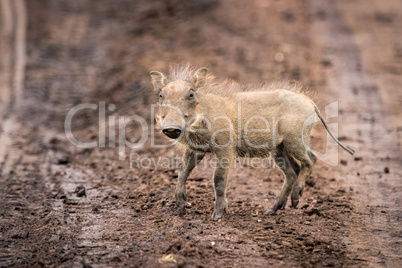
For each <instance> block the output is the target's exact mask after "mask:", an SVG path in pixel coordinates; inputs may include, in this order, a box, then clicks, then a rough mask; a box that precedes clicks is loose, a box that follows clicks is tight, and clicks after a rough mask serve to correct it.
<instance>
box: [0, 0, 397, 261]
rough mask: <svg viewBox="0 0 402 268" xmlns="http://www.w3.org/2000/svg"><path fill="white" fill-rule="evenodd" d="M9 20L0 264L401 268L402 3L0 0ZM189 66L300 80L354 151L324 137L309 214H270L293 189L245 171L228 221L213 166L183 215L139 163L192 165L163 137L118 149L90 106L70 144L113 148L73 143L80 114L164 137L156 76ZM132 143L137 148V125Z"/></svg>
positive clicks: (2, 43)
mask: <svg viewBox="0 0 402 268" xmlns="http://www.w3.org/2000/svg"><path fill="white" fill-rule="evenodd" d="M0 8H1V14H2V16H1V25H0V26H1V32H0V35H1V36H0V56H1V57H0V63H1V64H0V87H1V88H0V101H1V102H0V103H1V112H2V117H1V118H0V124H1V133H0V134H1V135H0V140H1V145H0V146H1V147H0V168H1V179H0V181H1V183H0V194H1V195H0V199H1V201H0V202H1V203H0V216H1V217H0V229H1V236H0V266H15V267H21V266H22V267H24V266H36V267H39V266H46V267H52V266H62V267H80V266H83V267H110V266H116V267H120V266H132V267H139V266H142V267H161V266H162V267H175V266H180V267H245V266H250V265H252V266H256V267H266V266H274V267H279V266H286V267H289V266H295V267H299V266H301V267H320V266H333V267H342V266H348V267H366V266H371V267H400V266H401V265H402V228H401V224H402V210H401V201H402V198H401V190H402V182H401V175H402V172H401V171H400V167H401V163H402V155H401V147H402V146H401V135H402V134H401V133H402V119H401V118H402V117H401V111H402V108H401V104H402V90H401V85H402V45H401V44H402V29H401V27H400V25H402V2H400V1H392V0H387V1H381V2H379V1H375V0H356V1H348V0H340V1H329V0H328V1H322V0H310V1H308V0H301V1H292V0H285V1H274V0H270V1H268V0H267V1H263V0H253V1H240V0H228V1H224V0H221V1H219V0H198V1H193V0H191V1H185V2H184V1H178V0H164V1H146V0H137V1H131V0H121V1H111V0H96V1H95V0H82V1H67V0H57V1H52V0H40V1H39V0H37V1H23V0H14V1H12V0H2V1H1V5H0ZM186 62H188V63H191V64H193V65H195V66H198V67H201V66H205V67H207V68H208V69H209V70H210V71H211V72H213V73H214V74H215V75H217V76H218V77H222V78H231V79H233V80H236V81H239V82H243V83H260V82H263V81H273V80H290V81H299V82H301V83H302V84H304V85H306V87H307V88H309V89H311V90H312V91H314V92H315V99H316V100H317V101H318V104H319V108H320V109H321V110H322V111H323V113H324V114H325V112H327V113H328V114H326V116H327V118H328V122H329V123H330V126H331V128H332V129H334V130H336V129H338V131H337V132H338V135H339V137H340V139H341V140H342V142H343V143H345V144H346V145H348V146H350V147H352V148H354V149H355V150H356V155H355V156H353V157H352V156H350V155H348V154H347V153H346V152H344V151H341V150H339V151H338V150H337V149H335V147H333V146H332V145H333V143H332V141H331V140H330V139H329V138H328V136H327V135H326V133H325V131H324V129H323V128H322V127H320V126H319V127H317V129H316V131H315V132H314V134H313V138H312V147H313V148H314V149H315V150H317V151H318V152H321V153H322V157H321V160H320V161H318V163H317V164H316V166H315V169H314V172H313V173H312V175H311V177H310V178H309V180H308V181H307V186H306V189H305V193H304V195H303V198H302V200H301V203H300V204H299V208H298V209H291V208H290V207H286V209H285V210H281V211H279V213H277V214H276V215H270V216H268V215H264V214H263V212H264V211H265V210H266V209H267V208H269V207H270V206H272V204H273V202H274V201H275V199H276V196H277V195H278V193H279V190H280V187H281V183H282V182H283V177H282V175H281V173H280V172H279V171H278V170H276V169H269V168H258V169H253V168H250V167H247V165H244V166H240V165H239V166H238V167H237V168H236V169H234V170H232V171H231V173H230V175H229V176H230V177H229V212H228V214H226V215H225V216H224V218H223V219H222V220H220V221H218V222H214V221H212V219H211V218H210V216H211V214H212V210H213V201H214V200H213V199H214V194H213V188H212V181H211V176H212V172H213V169H212V168H210V167H208V165H205V163H208V162H207V160H208V159H207V160H204V162H205V163H204V162H203V163H202V165H201V166H200V167H197V168H196V170H195V171H194V172H193V174H192V175H191V176H190V178H189V181H188V185H187V187H188V188H187V189H188V190H187V192H188V198H189V202H191V204H192V207H191V208H188V209H187V212H186V214H185V215H184V216H180V215H179V214H178V212H177V210H176V208H175V202H174V189H175V185H176V177H177V173H178V171H177V168H174V167H166V168H160V169H157V170H156V171H154V170H153V167H151V166H150V167H149V168H138V167H137V166H136V165H135V162H134V163H133V162H132V161H131V163H130V158H129V156H130V153H136V154H138V157H139V159H144V158H146V157H151V158H153V159H158V157H162V156H170V157H173V156H174V155H176V154H179V153H180V152H178V151H174V150H171V149H158V148H154V147H153V146H151V143H150V140H149V139H148V141H147V143H146V144H145V145H144V146H143V147H141V148H137V149H133V150H132V149H130V148H126V149H125V151H124V152H121V151H120V152H119V149H118V147H117V145H118V144H119V143H118V140H119V139H118V134H119V133H115V135H111V134H110V133H109V131H105V132H103V131H102V127H101V128H100V130H99V115H98V111H96V110H91V109H85V110H82V111H80V112H78V113H77V114H76V115H75V116H74V118H73V121H72V122H73V129H72V133H73V134H74V136H75V138H77V139H78V140H79V141H82V142H90V141H95V142H100V143H102V142H103V141H105V146H104V147H100V148H94V149H82V148H78V147H75V146H73V145H72V144H71V142H70V141H68V139H67V138H66V134H65V129H64V121H65V118H66V115H67V113H68V111H69V110H70V109H71V108H73V107H74V106H75V105H78V104H82V103H92V104H96V105H99V106H98V107H100V106H101V105H103V102H105V105H106V108H108V107H109V106H108V105H109V104H114V105H115V107H116V108H115V109H114V111H110V110H109V109H106V116H107V117H108V116H115V118H117V117H118V116H126V117H127V116H131V115H139V116H141V117H143V118H145V120H146V122H147V123H148V124H150V123H151V122H152V119H151V109H150V105H151V104H152V103H154V102H155V101H156V95H155V93H154V92H153V91H152V90H151V87H150V84H149V78H148V73H149V71H151V70H155V69H156V70H167V69H168V68H169V66H170V65H174V64H180V63H186ZM334 103H335V104H334ZM328 105H332V106H331V107H334V106H333V105H335V114H333V111H334V110H332V114H331V115H330V111H331V110H326V109H325V107H327V106H328ZM111 110H113V109H111ZM330 117H333V118H330ZM106 130H109V123H107V124H106ZM103 133H105V134H103ZM126 135H127V137H128V139H129V140H130V141H132V142H136V141H138V140H139V139H140V138H141V135H142V131H141V127H140V125H139V124H136V123H130V124H128V125H127V128H126ZM155 139H156V142H158V143H166V142H167V140H166V139H165V138H163V137H162V135H160V134H156V138H155ZM113 144H114V147H113V146H110V145H113ZM331 144H332V145H331ZM331 146H332V147H331ZM119 157H123V158H125V159H124V160H119ZM130 164H131V165H130Z"/></svg>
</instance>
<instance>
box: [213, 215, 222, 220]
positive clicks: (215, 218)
mask: <svg viewBox="0 0 402 268" xmlns="http://www.w3.org/2000/svg"><path fill="white" fill-rule="evenodd" d="M219 219H222V216H219V215H215V216H214V221H217V220H219Z"/></svg>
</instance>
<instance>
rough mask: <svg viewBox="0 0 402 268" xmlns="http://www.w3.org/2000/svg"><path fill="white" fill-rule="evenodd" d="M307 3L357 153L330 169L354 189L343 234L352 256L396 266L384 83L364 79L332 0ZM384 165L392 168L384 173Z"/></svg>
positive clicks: (394, 190) (395, 179)
mask: <svg viewBox="0 0 402 268" xmlns="http://www.w3.org/2000/svg"><path fill="white" fill-rule="evenodd" d="M310 5H311V7H312V11H313V14H314V16H316V19H315V20H314V24H313V30H314V31H315V36H316V40H317V43H316V44H315V45H316V47H317V51H320V53H321V56H322V57H323V58H326V59H330V60H331V62H333V67H332V68H331V70H329V71H326V72H325V75H326V79H327V83H328V87H329V89H330V90H331V93H333V94H334V95H337V96H338V98H339V100H340V101H341V102H340V106H341V107H340V108H341V110H340V112H341V116H342V118H343V120H342V123H341V125H342V126H343V130H344V131H343V132H345V133H347V136H348V137H349V138H348V141H347V142H348V143H349V144H351V147H352V148H354V149H355V150H356V152H357V153H356V157H357V158H356V159H358V161H355V162H354V163H355V164H354V165H349V167H346V166H345V167H342V168H341V167H338V168H339V170H338V171H335V173H337V172H338V173H339V174H338V176H339V177H344V178H345V180H346V183H347V184H349V186H350V187H351V189H354V190H355V194H356V196H355V198H354V202H355V205H356V207H357V208H358V212H357V214H356V213H354V214H353V215H352V216H351V218H350V221H349V222H348V225H349V226H348V227H349V230H350V231H349V235H348V237H347V238H345V239H346V240H347V243H348V246H349V249H350V250H351V252H353V254H354V255H355V256H354V258H355V259H357V260H365V261H368V262H369V263H371V265H379V264H382V265H390V266H397V265H398V263H399V264H400V262H401V253H402V252H401V247H400V242H401V234H400V231H401V229H400V224H401V222H400V217H401V216H402V213H401V210H400V203H401V197H400V194H398V193H400V192H401V190H402V184H401V180H400V178H401V176H402V174H401V172H400V171H399V170H398V169H399V167H400V164H401V158H400V151H399V149H398V146H397V144H398V143H397V141H398V140H397V137H396V136H395V133H393V132H389V131H388V130H389V129H390V126H391V122H389V121H388V120H387V118H388V117H387V113H386V109H385V108H384V104H383V103H381V98H380V96H379V93H378V90H379V88H378V87H379V86H386V85H376V84H374V82H373V80H372V79H371V78H370V76H369V74H368V72H367V70H366V69H365V66H364V60H363V56H362V55H361V50H360V49H359V47H358V45H357V44H356V42H355V40H354V38H353V34H352V32H351V29H349V27H348V25H347V24H346V23H345V21H344V19H343V18H342V14H341V13H340V12H339V11H338V8H337V6H336V3H334V2H331V1H320V0H310ZM356 159H355V160H356ZM385 166H386V168H387V169H388V170H392V171H393V172H392V173H391V174H388V173H389V171H388V172H387V171H384V167H385ZM362 221H363V222H364V224H363V225H362Z"/></svg>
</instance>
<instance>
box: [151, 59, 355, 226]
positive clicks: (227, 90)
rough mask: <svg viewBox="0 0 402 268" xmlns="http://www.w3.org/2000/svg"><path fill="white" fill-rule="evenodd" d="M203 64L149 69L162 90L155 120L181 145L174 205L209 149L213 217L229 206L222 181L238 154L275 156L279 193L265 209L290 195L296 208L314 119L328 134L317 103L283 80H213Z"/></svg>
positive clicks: (181, 203)
mask: <svg viewBox="0 0 402 268" xmlns="http://www.w3.org/2000/svg"><path fill="white" fill-rule="evenodd" d="M207 73H208V70H207V69H206V68H201V69H198V70H196V69H193V68H191V67H188V66H182V67H178V68H176V69H173V70H172V71H171V72H170V74H169V75H168V76H165V75H163V74H162V73H160V72H157V71H153V72H151V73H150V75H151V78H152V84H153V86H154V89H155V90H156V91H157V92H158V93H159V102H158V111H157V113H156V115H155V119H156V121H157V123H158V124H159V126H160V127H161V129H162V132H163V133H164V134H165V135H166V136H168V137H169V138H170V139H174V140H175V142H174V143H175V144H180V145H182V146H183V147H184V148H185V152H184V158H183V163H182V166H181V168H180V173H179V177H178V182H177V191H176V203H177V205H178V207H179V209H180V211H181V212H183V211H184V208H185V206H186V202H185V200H186V187H185V184H186V180H187V177H188V176H189V174H190V173H191V171H192V170H193V169H194V167H195V166H196V165H197V164H198V163H199V162H200V161H201V160H202V159H203V157H204V155H205V154H206V153H213V154H214V155H215V156H216V170H215V174H214V177H213V183H214V189H215V210H214V214H213V217H214V219H215V220H217V219H220V218H221V217H222V214H223V212H224V211H225V210H226V209H227V199H226V186H227V177H228V172H229V168H230V166H231V165H232V163H233V161H234V159H235V157H236V156H238V157H259V158H265V157H272V158H273V159H274V160H275V163H276V165H277V166H278V167H279V168H280V169H281V170H282V171H283V173H284V174H285V178H286V179H285V181H284V183H283V186H282V190H281V193H280V195H279V197H278V200H277V202H276V203H275V204H274V206H273V207H272V208H271V209H270V210H267V212H266V213H275V212H276V211H277V210H278V209H281V208H284V207H285V205H286V201H287V199H288V196H289V194H290V193H291V201H292V206H293V207H296V206H297V205H298V203H299V197H300V195H301V194H302V192H303V187H304V184H305V181H306V178H308V177H309V175H310V173H311V171H312V168H313V165H314V164H315V162H316V161H317V157H316V156H315V155H314V154H313V152H312V151H311V149H310V147H309V145H308V143H309V139H310V133H311V130H312V128H313V124H314V122H315V121H316V119H317V118H316V117H318V118H319V119H320V120H321V122H322V123H323V124H324V126H325V128H326V129H327V131H328V132H329V134H330V135H331V137H332V138H333V139H334V140H335V141H336V142H337V143H338V144H339V145H340V146H341V147H342V148H343V149H345V150H346V151H348V152H349V153H350V154H353V153H354V151H353V150H352V149H350V148H348V147H345V146H343V145H342V144H341V143H340V142H339V141H338V139H337V138H336V137H334V136H333V135H332V133H331V132H330V131H329V129H328V126H327V124H326V123H325V121H324V120H323V118H322V116H321V114H320V112H319V110H318V109H317V106H316V105H315V104H314V102H313V101H312V100H311V99H309V98H308V97H306V96H305V95H303V94H301V93H300V91H299V89H298V88H296V87H294V86H290V85H287V84H278V85H277V86H276V87H275V86H272V85H271V86H263V87H260V88H257V89H253V88H251V87H245V86H241V85H238V84H235V83H233V82H230V81H223V82H219V81H217V80H216V79H215V78H214V77H213V76H212V75H209V74H207Z"/></svg>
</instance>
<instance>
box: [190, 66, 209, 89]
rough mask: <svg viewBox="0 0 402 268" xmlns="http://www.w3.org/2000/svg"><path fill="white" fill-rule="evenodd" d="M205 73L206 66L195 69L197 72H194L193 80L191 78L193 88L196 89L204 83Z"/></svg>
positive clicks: (206, 70) (206, 71)
mask: <svg viewBox="0 0 402 268" xmlns="http://www.w3.org/2000/svg"><path fill="white" fill-rule="evenodd" d="M207 73H208V69H207V68H201V69H198V70H197V72H196V73H195V76H194V80H193V86H194V88H195V89H198V88H200V87H203V86H204V85H205V80H206V77H207Z"/></svg>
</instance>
